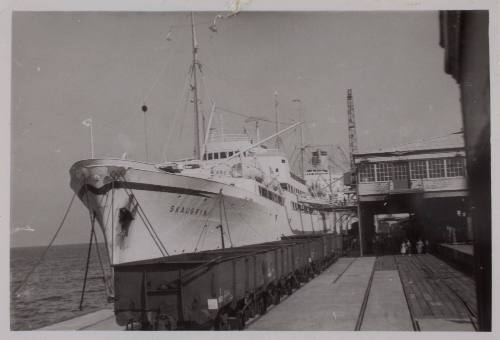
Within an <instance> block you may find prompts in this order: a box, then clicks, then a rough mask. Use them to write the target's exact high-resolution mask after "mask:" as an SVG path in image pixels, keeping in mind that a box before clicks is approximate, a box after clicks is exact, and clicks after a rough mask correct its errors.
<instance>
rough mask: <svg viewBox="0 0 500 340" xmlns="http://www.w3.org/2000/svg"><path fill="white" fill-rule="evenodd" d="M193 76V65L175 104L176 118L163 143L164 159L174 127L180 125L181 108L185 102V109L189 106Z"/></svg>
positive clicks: (165, 159)
mask: <svg viewBox="0 0 500 340" xmlns="http://www.w3.org/2000/svg"><path fill="white" fill-rule="evenodd" d="M190 77H191V67H189V68H188V72H187V73H186V78H185V80H184V87H183V88H182V92H181V94H182V96H179V101H178V102H177V105H176V106H175V111H174V120H173V122H172V125H171V126H170V129H168V133H167V138H166V140H165V143H164V144H163V159H164V161H167V148H168V145H169V143H170V138H171V137H172V133H173V132H174V129H176V128H177V127H178V126H177V124H176V122H177V117H178V116H179V109H180V107H181V104H182V103H183V102H185V103H184V111H185V110H186V107H187V102H188V97H189V96H188V95H187V93H188V92H187V91H186V90H187V87H188V83H189V80H190Z"/></svg>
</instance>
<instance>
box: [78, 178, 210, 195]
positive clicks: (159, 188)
mask: <svg viewBox="0 0 500 340" xmlns="http://www.w3.org/2000/svg"><path fill="white" fill-rule="evenodd" d="M113 186H114V188H115V189H124V188H125V189H132V190H143V191H156V192H169V193H173V194H179V195H190V196H199V197H208V198H209V197H212V196H214V195H217V194H215V193H213V192H209V191H202V190H194V189H187V188H179V187H170V186H165V185H157V184H146V183H137V182H127V183H125V182H122V181H115V182H114V185H113V182H110V183H107V184H105V185H103V186H102V187H100V188H96V187H94V186H92V185H90V184H87V185H84V186H82V188H81V189H80V191H79V193H78V196H80V197H82V196H83V194H84V193H85V190H88V191H90V192H91V193H93V194H94V195H105V194H106V193H107V192H108V191H110V190H111V189H112V188H113Z"/></svg>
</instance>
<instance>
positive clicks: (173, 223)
mask: <svg viewBox="0 0 500 340" xmlns="http://www.w3.org/2000/svg"><path fill="white" fill-rule="evenodd" d="M70 173H71V187H72V189H73V190H74V191H75V192H76V193H77V194H78V196H79V198H80V200H81V201H82V202H83V203H84V204H85V205H86V206H87V208H88V209H89V210H90V211H91V212H92V213H93V215H95V221H96V222H97V224H98V225H99V227H100V228H101V230H102V232H103V234H104V235H105V239H106V243H107V248H108V249H109V254H110V258H111V261H112V263H113V264H120V263H128V262H134V261H139V260H144V259H151V258H158V257H162V256H167V255H176V254H181V253H190V252H197V251H203V250H210V249H218V248H222V247H231V246H235V247H236V246H242V245H248V244H255V243H261V242H268V241H275V240H279V239H280V237H281V236H283V235H291V234H297V233H308V232H313V231H314V230H315V229H314V221H313V218H312V216H311V217H310V218H309V217H308V218H305V216H298V213H297V212H296V211H291V209H290V208H289V207H288V208H287V204H288V203H287V202H285V203H284V204H278V203H277V202H273V201H270V200H268V199H266V198H264V197H261V196H259V195H258V194H256V192H258V190H257V189H256V188H255V187H253V186H256V185H258V183H257V182H255V181H253V180H249V179H243V178H238V179H230V181H233V183H231V182H227V180H226V182H223V181H220V180H217V179H207V178H197V177H192V176H183V175H181V174H175V173H167V172H164V171H162V170H159V169H157V168H155V167H154V165H152V164H147V163H140V162H133V161H126V160H87V161H81V162H77V163H76V164H75V165H73V167H72V168H71V171H70ZM236 181H238V182H237V183H234V182H236ZM315 218H317V217H315ZM309 219H310V222H309ZM304 220H306V221H305V222H304ZM221 225H222V233H221V227H220V226H221ZM316 225H318V222H316ZM316 230H318V226H317V227H316Z"/></svg>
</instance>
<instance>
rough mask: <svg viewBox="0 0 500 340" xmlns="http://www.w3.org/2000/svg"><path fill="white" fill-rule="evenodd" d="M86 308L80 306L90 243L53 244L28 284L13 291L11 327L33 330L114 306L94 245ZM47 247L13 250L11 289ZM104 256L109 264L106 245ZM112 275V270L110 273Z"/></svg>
mask: <svg viewBox="0 0 500 340" xmlns="http://www.w3.org/2000/svg"><path fill="white" fill-rule="evenodd" d="M92 247H93V250H92V256H91V262H90V266H89V274H88V278H89V279H88V280H87V287H86V290H85V300H84V303H83V309H82V310H81V311H80V310H79V309H78V305H79V302H80V296H81V291H82V285H83V277H84V274H85V264H86V260H87V248H88V245H86V244H77V245H64V246H53V247H51V248H50V250H49V252H48V253H47V255H46V257H45V260H44V261H43V262H42V264H41V265H40V266H39V267H38V269H37V270H36V271H35V272H34V273H33V274H32V276H31V277H30V279H29V281H28V282H27V284H26V285H25V286H24V288H22V289H21V290H20V291H18V292H17V293H16V295H15V296H14V295H13V294H11V308H10V310H11V318H10V320H11V321H10V322H11V329H12V330H32V329H37V328H40V327H43V326H47V325H50V324H53V323H55V322H59V321H64V320H67V319H70V318H72V317H75V316H78V315H82V314H86V313H89V312H91V311H95V310H99V309H102V308H113V305H112V304H110V303H108V302H107V294H106V290H105V285H104V281H103V279H102V277H103V274H102V270H101V266H100V265H99V260H98V257H97V252H96V251H95V245H93V246H92ZM44 249H45V247H29V248H13V249H11V258H10V272H11V277H10V280H11V292H13V290H14V289H15V288H17V287H18V286H19V284H20V283H21V281H22V280H23V278H24V276H25V275H26V273H27V272H29V270H30V269H31V268H32V266H33V265H34V264H35V263H36V262H37V261H38V260H39V258H40V256H41V254H42V252H43V251H44ZM99 249H100V250H101V257H102V260H103V261H104V264H106V263H107V262H106V258H105V250H104V246H103V245H100V246H99ZM107 273H108V274H109V271H108V272H107Z"/></svg>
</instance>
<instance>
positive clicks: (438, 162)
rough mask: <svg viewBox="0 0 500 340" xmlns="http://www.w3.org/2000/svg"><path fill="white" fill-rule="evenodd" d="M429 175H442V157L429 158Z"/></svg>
mask: <svg viewBox="0 0 500 340" xmlns="http://www.w3.org/2000/svg"><path fill="white" fill-rule="evenodd" d="M429 177H430V178H439V177H444V159H430V160H429Z"/></svg>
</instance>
